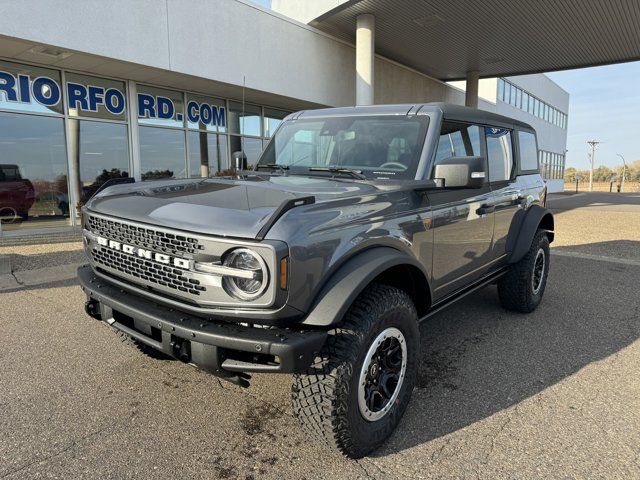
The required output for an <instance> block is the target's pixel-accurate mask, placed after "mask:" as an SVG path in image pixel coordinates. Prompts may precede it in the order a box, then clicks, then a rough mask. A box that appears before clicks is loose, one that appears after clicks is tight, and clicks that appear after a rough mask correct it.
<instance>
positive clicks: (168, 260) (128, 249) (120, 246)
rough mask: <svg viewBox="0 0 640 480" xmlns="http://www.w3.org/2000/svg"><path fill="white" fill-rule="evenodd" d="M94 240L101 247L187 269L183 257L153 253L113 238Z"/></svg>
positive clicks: (187, 262)
mask: <svg viewBox="0 0 640 480" xmlns="http://www.w3.org/2000/svg"><path fill="white" fill-rule="evenodd" d="M96 242H97V243H98V245H100V246H102V247H106V248H110V249H112V250H117V251H119V252H122V253H126V254H128V255H133V256H137V257H140V258H144V259H146V260H154V261H156V262H158V263H162V264H163V265H173V266H174V267H178V268H182V269H185V270H188V269H189V260H185V259H183V258H175V257H170V256H169V255H165V254H163V253H154V252H152V251H151V250H146V249H144V248H140V247H136V246H134V245H127V244H125V243H121V242H116V241H115V240H109V239H107V238H104V237H96Z"/></svg>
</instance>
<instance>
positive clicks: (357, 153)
mask: <svg viewBox="0 0 640 480" xmlns="http://www.w3.org/2000/svg"><path fill="white" fill-rule="evenodd" d="M427 125H428V117H427V116H420V117H406V116H400V115H398V116H391V115H387V116H376V117H355V116H351V117H335V118H318V119H312V118H311V119H302V120H294V121H289V122H286V123H284V124H283V125H282V126H281V127H280V128H279V129H278V131H277V132H276V134H275V137H274V138H273V139H272V141H271V142H270V143H269V145H268V146H267V148H266V150H265V151H264V153H263V154H262V157H261V158H260V161H259V162H258V166H268V165H270V166H272V167H273V168H276V167H274V166H275V165H280V166H282V167H285V168H286V167H288V170H289V173H292V174H305V175H307V174H309V173H310V172H311V173H313V174H322V173H319V172H318V171H314V170H316V169H336V168H337V169H350V170H356V171H358V172H360V173H362V174H363V175H364V176H365V177H367V178H414V176H415V173H416V169H417V167H418V161H419V160H420V153H421V150H422V144H423V141H424V137H425V134H426V131H427ZM310 169H311V170H310ZM334 173H335V172H334ZM337 174H340V172H338V173H337Z"/></svg>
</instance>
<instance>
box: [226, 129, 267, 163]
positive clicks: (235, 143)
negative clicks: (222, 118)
mask: <svg viewBox="0 0 640 480" xmlns="http://www.w3.org/2000/svg"><path fill="white" fill-rule="evenodd" d="M229 140H230V142H231V152H232V153H233V152H238V151H240V150H242V151H244V154H245V155H246V157H247V168H249V170H251V169H252V168H253V167H254V166H255V165H256V163H257V162H258V159H259V158H260V154H261V153H262V140H260V139H259V138H251V137H237V136H235V135H232V136H230V137H229ZM233 167H235V165H233Z"/></svg>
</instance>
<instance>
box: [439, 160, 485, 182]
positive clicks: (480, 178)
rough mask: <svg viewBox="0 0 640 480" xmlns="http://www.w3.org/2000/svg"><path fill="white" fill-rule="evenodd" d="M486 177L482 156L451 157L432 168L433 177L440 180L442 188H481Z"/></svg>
mask: <svg viewBox="0 0 640 480" xmlns="http://www.w3.org/2000/svg"><path fill="white" fill-rule="evenodd" d="M486 177H487V162H486V160H485V159H484V158H483V157H451V158H447V159H445V160H442V161H441V162H440V163H439V164H438V165H436V166H435V168H434V169H433V178H434V179H435V180H442V181H443V182H444V188H482V186H483V185H484V184H485V179H486Z"/></svg>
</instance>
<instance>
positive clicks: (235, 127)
mask: <svg viewBox="0 0 640 480" xmlns="http://www.w3.org/2000/svg"><path fill="white" fill-rule="evenodd" d="M260 110H261V109H260V107H258V106H256V105H249V104H245V105H244V106H243V105H242V103H239V102H229V132H231V133H236V134H241V135H251V136H254V137H259V136H261V135H262V131H261V128H260V121H261V120H260V119H261V117H262V114H261V111H260Z"/></svg>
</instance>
